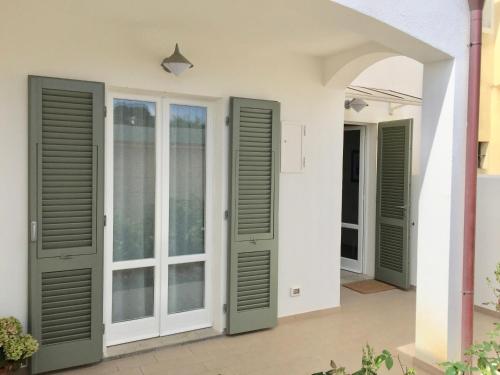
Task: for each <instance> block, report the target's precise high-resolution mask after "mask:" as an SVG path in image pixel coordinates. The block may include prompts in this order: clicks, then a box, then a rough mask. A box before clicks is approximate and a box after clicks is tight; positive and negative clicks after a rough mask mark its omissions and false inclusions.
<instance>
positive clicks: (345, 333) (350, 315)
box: [66, 288, 494, 375]
mask: <svg viewBox="0 0 500 375" xmlns="http://www.w3.org/2000/svg"><path fill="white" fill-rule="evenodd" d="M341 289H342V292H341V301H342V308H341V309H337V310H333V311H332V310H328V311H324V312H318V313H313V314H309V315H305V316H297V317H291V318H285V319H282V320H280V323H279V325H278V327H276V328H275V329H272V330H266V331H260V332H255V333H249V334H243V335H239V336H235V337H227V336H223V337H217V338H212V339H208V340H205V341H200V342H195V343H190V344H184V345H179V346H173V347H167V348H163V349H156V350H154V351H150V352H147V353H142V354H137V355H133V356H129V357H125V358H119V359H112V360H107V361H104V362H102V363H100V364H98V365H94V366H88V367H82V368H78V369H74V370H72V371H67V372H66V373H67V374H70V375H80V374H82V375H87V374H88V375H104V374H114V375H156V374H158V375H159V374H161V375H198V374H200V375H201V374H203V375H218V374H221V375H271V374H272V375H281V374H283V375H285V374H286V375H295V374H297V375H300V374H304V375H306V374H311V373H313V372H315V371H319V370H324V369H327V368H328V365H329V363H330V360H331V359H335V360H336V362H337V363H338V364H342V365H344V366H347V368H348V369H349V370H351V371H354V370H357V368H358V366H359V364H360V358H361V348H362V346H363V345H364V344H366V343H370V344H371V345H373V346H374V347H375V348H376V350H381V349H383V348H387V349H389V350H391V351H392V352H393V353H394V354H395V353H396V348H397V347H399V346H402V345H405V344H408V343H411V342H413V340H414V320H415V292H413V291H410V292H403V291H400V290H391V291H387V292H383V293H378V294H368V295H361V294H358V293H356V292H353V291H351V290H348V289H346V288H341ZM493 321H494V318H492V317H489V316H486V315H479V316H478V322H477V324H476V325H477V332H483V333H484V332H486V330H487V329H489V328H490V327H491V325H492V323H493ZM417 372H418V375H423V374H424V373H425V372H424V371H421V370H420V371H417ZM394 373H395V374H399V372H398V371H397V370H395V371H394Z"/></svg>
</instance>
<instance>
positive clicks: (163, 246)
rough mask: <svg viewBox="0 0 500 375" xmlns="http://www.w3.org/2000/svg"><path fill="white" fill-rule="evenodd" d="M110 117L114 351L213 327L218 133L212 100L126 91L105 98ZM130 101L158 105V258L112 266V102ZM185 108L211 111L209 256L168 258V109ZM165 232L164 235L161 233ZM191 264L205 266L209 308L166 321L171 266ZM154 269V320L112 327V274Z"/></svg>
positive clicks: (108, 269)
mask: <svg viewBox="0 0 500 375" xmlns="http://www.w3.org/2000/svg"><path fill="white" fill-rule="evenodd" d="M106 97H107V99H106V106H107V108H108V116H107V118H106V122H105V124H106V125H105V161H104V162H105V193H104V196H105V214H106V226H105V228H104V290H103V298H104V304H103V306H104V322H105V325H106V330H105V335H104V345H105V346H112V345H117V344H122V343H126V342H132V341H137V340H143V339H147V338H152V337H157V336H163V335H169V334H174V333H179V332H185V331H190V330H195V329H201V328H207V327H211V326H212V325H213V309H212V289H213V285H212V284H213V283H212V275H211V273H212V272H211V268H212V263H213V262H212V259H211V258H212V254H213V251H212V250H213V249H212V242H213V238H212V232H213V222H212V217H213V200H212V196H213V160H214V157H213V142H214V140H213V134H214V108H213V104H212V103H211V102H209V101H201V100H186V99H177V98H176V97H175V96H170V95H169V96H168V97H166V96H163V95H158V96H150V95H138V94H131V93H129V92H128V91H127V92H120V91H119V90H118V91H109V92H107V93H106ZM114 99H129V100H139V101H147V102H153V103H155V105H156V123H155V148H156V149H155V153H156V176H155V185H156V187H155V246H154V247H155V257H154V258H151V259H140V260H130V261H121V262H113V178H114V171H113V156H114V150H113V140H114V137H113V125H114V124H113V101H114ZM170 104H181V105H182V104H185V105H193V106H201V107H205V108H207V124H206V133H205V135H206V138H205V176H206V181H205V186H206V189H205V253H204V254H199V255H189V256H182V257H175V258H176V259H174V258H169V257H168V242H169V241H168V240H169V238H168V217H169V205H168V203H169V189H168V187H169V143H170V142H169V135H170V132H169V123H170V122H169V105H170ZM160 228H163V229H164V230H162V231H160V230H158V229H160ZM192 261H204V262H205V301H204V302H205V308H204V309H201V310H195V311H189V312H186V313H179V314H174V315H170V316H167V301H168V265H169V264H175V263H187V262H192ZM149 266H153V267H155V276H154V283H155V284H154V288H155V290H154V304H155V305H154V315H153V316H152V317H150V318H144V319H137V320H132V321H126V322H118V323H112V300H113V290H112V285H113V279H112V275H113V271H114V270H119V269H128V268H141V267H149Z"/></svg>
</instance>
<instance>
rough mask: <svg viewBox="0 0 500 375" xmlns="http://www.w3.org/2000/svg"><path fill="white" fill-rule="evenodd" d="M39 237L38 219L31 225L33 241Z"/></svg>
mask: <svg viewBox="0 0 500 375" xmlns="http://www.w3.org/2000/svg"><path fill="white" fill-rule="evenodd" d="M37 237H38V233H37V225H36V221H32V222H31V225H30V239H31V242H36V240H37Z"/></svg>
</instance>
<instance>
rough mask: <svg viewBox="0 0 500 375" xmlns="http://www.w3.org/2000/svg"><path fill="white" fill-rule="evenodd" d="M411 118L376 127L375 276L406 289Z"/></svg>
mask: <svg viewBox="0 0 500 375" xmlns="http://www.w3.org/2000/svg"><path fill="white" fill-rule="evenodd" d="M412 124H413V120H411V119H409V120H399V121H390V122H382V123H380V124H379V127H378V151H377V153H378V156H377V221H376V223H377V224H376V257H375V278H376V279H377V280H380V281H384V282H387V283H389V284H393V285H396V286H398V287H400V288H403V289H407V288H409V286H410V282H409V261H410V259H409V238H410V178H411V138H412Z"/></svg>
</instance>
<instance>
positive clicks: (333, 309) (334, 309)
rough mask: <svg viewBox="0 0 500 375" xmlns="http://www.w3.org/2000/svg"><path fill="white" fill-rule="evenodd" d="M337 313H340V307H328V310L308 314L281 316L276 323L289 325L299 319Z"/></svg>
mask: <svg viewBox="0 0 500 375" xmlns="http://www.w3.org/2000/svg"><path fill="white" fill-rule="evenodd" d="M338 311H340V306H337V307H329V308H326V309H321V310H314V311H308V312H304V313H299V314H293V315H287V316H283V317H281V318H278V323H280V324H284V323H290V322H293V321H297V320H299V319H311V318H318V317H321V316H325V315H330V314H332V313H335V312H338Z"/></svg>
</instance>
